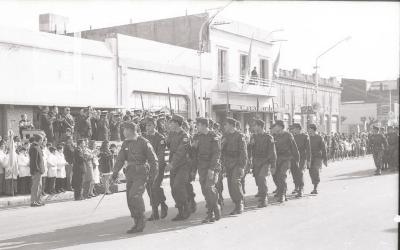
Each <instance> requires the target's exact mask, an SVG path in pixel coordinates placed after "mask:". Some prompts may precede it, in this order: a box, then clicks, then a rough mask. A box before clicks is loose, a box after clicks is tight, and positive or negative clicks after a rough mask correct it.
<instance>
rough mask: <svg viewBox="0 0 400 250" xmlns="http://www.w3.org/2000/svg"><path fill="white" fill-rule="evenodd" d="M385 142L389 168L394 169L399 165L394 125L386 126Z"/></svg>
mask: <svg viewBox="0 0 400 250" xmlns="http://www.w3.org/2000/svg"><path fill="white" fill-rule="evenodd" d="M387 142H388V150H387V151H388V163H389V169H390V170H391V171H395V170H396V169H397V168H398V167H399V163H398V160H399V135H398V134H397V133H396V132H395V130H394V127H388V133H387Z"/></svg>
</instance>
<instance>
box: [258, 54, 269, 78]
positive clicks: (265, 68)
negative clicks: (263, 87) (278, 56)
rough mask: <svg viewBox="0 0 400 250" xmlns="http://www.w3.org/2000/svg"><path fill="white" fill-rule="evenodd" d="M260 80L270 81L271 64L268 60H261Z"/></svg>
mask: <svg viewBox="0 0 400 250" xmlns="http://www.w3.org/2000/svg"><path fill="white" fill-rule="evenodd" d="M260 78H261V79H268V78H269V63H268V60H266V59H261V60H260Z"/></svg>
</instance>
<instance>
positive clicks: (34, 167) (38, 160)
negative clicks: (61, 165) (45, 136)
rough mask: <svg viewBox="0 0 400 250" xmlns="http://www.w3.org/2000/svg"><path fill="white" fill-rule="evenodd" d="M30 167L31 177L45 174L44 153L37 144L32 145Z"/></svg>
mask: <svg viewBox="0 0 400 250" xmlns="http://www.w3.org/2000/svg"><path fill="white" fill-rule="evenodd" d="M29 167H30V169H31V171H30V172H31V175H35V174H36V173H38V172H39V173H41V174H43V173H44V170H45V169H44V161H43V151H42V148H41V147H40V146H39V144H38V143H37V142H34V143H32V145H31V147H30V148H29Z"/></svg>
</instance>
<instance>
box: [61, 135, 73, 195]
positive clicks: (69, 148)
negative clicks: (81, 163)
mask: <svg viewBox="0 0 400 250" xmlns="http://www.w3.org/2000/svg"><path fill="white" fill-rule="evenodd" d="M74 150H75V149H74V144H73V140H72V136H68V137H67V141H66V144H65V146H64V150H63V152H64V156H65V160H66V161H67V165H65V172H66V189H67V191H72V186H71V181H72V168H73V165H74Z"/></svg>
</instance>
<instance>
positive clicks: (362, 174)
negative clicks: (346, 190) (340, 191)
mask: <svg viewBox="0 0 400 250" xmlns="http://www.w3.org/2000/svg"><path fill="white" fill-rule="evenodd" d="M392 174H398V172H392V171H390V170H385V171H382V175H392ZM368 177H378V176H377V175H375V169H366V170H360V171H356V172H350V173H345V174H340V175H336V176H334V177H332V179H331V180H329V181H340V180H351V179H361V178H368Z"/></svg>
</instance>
